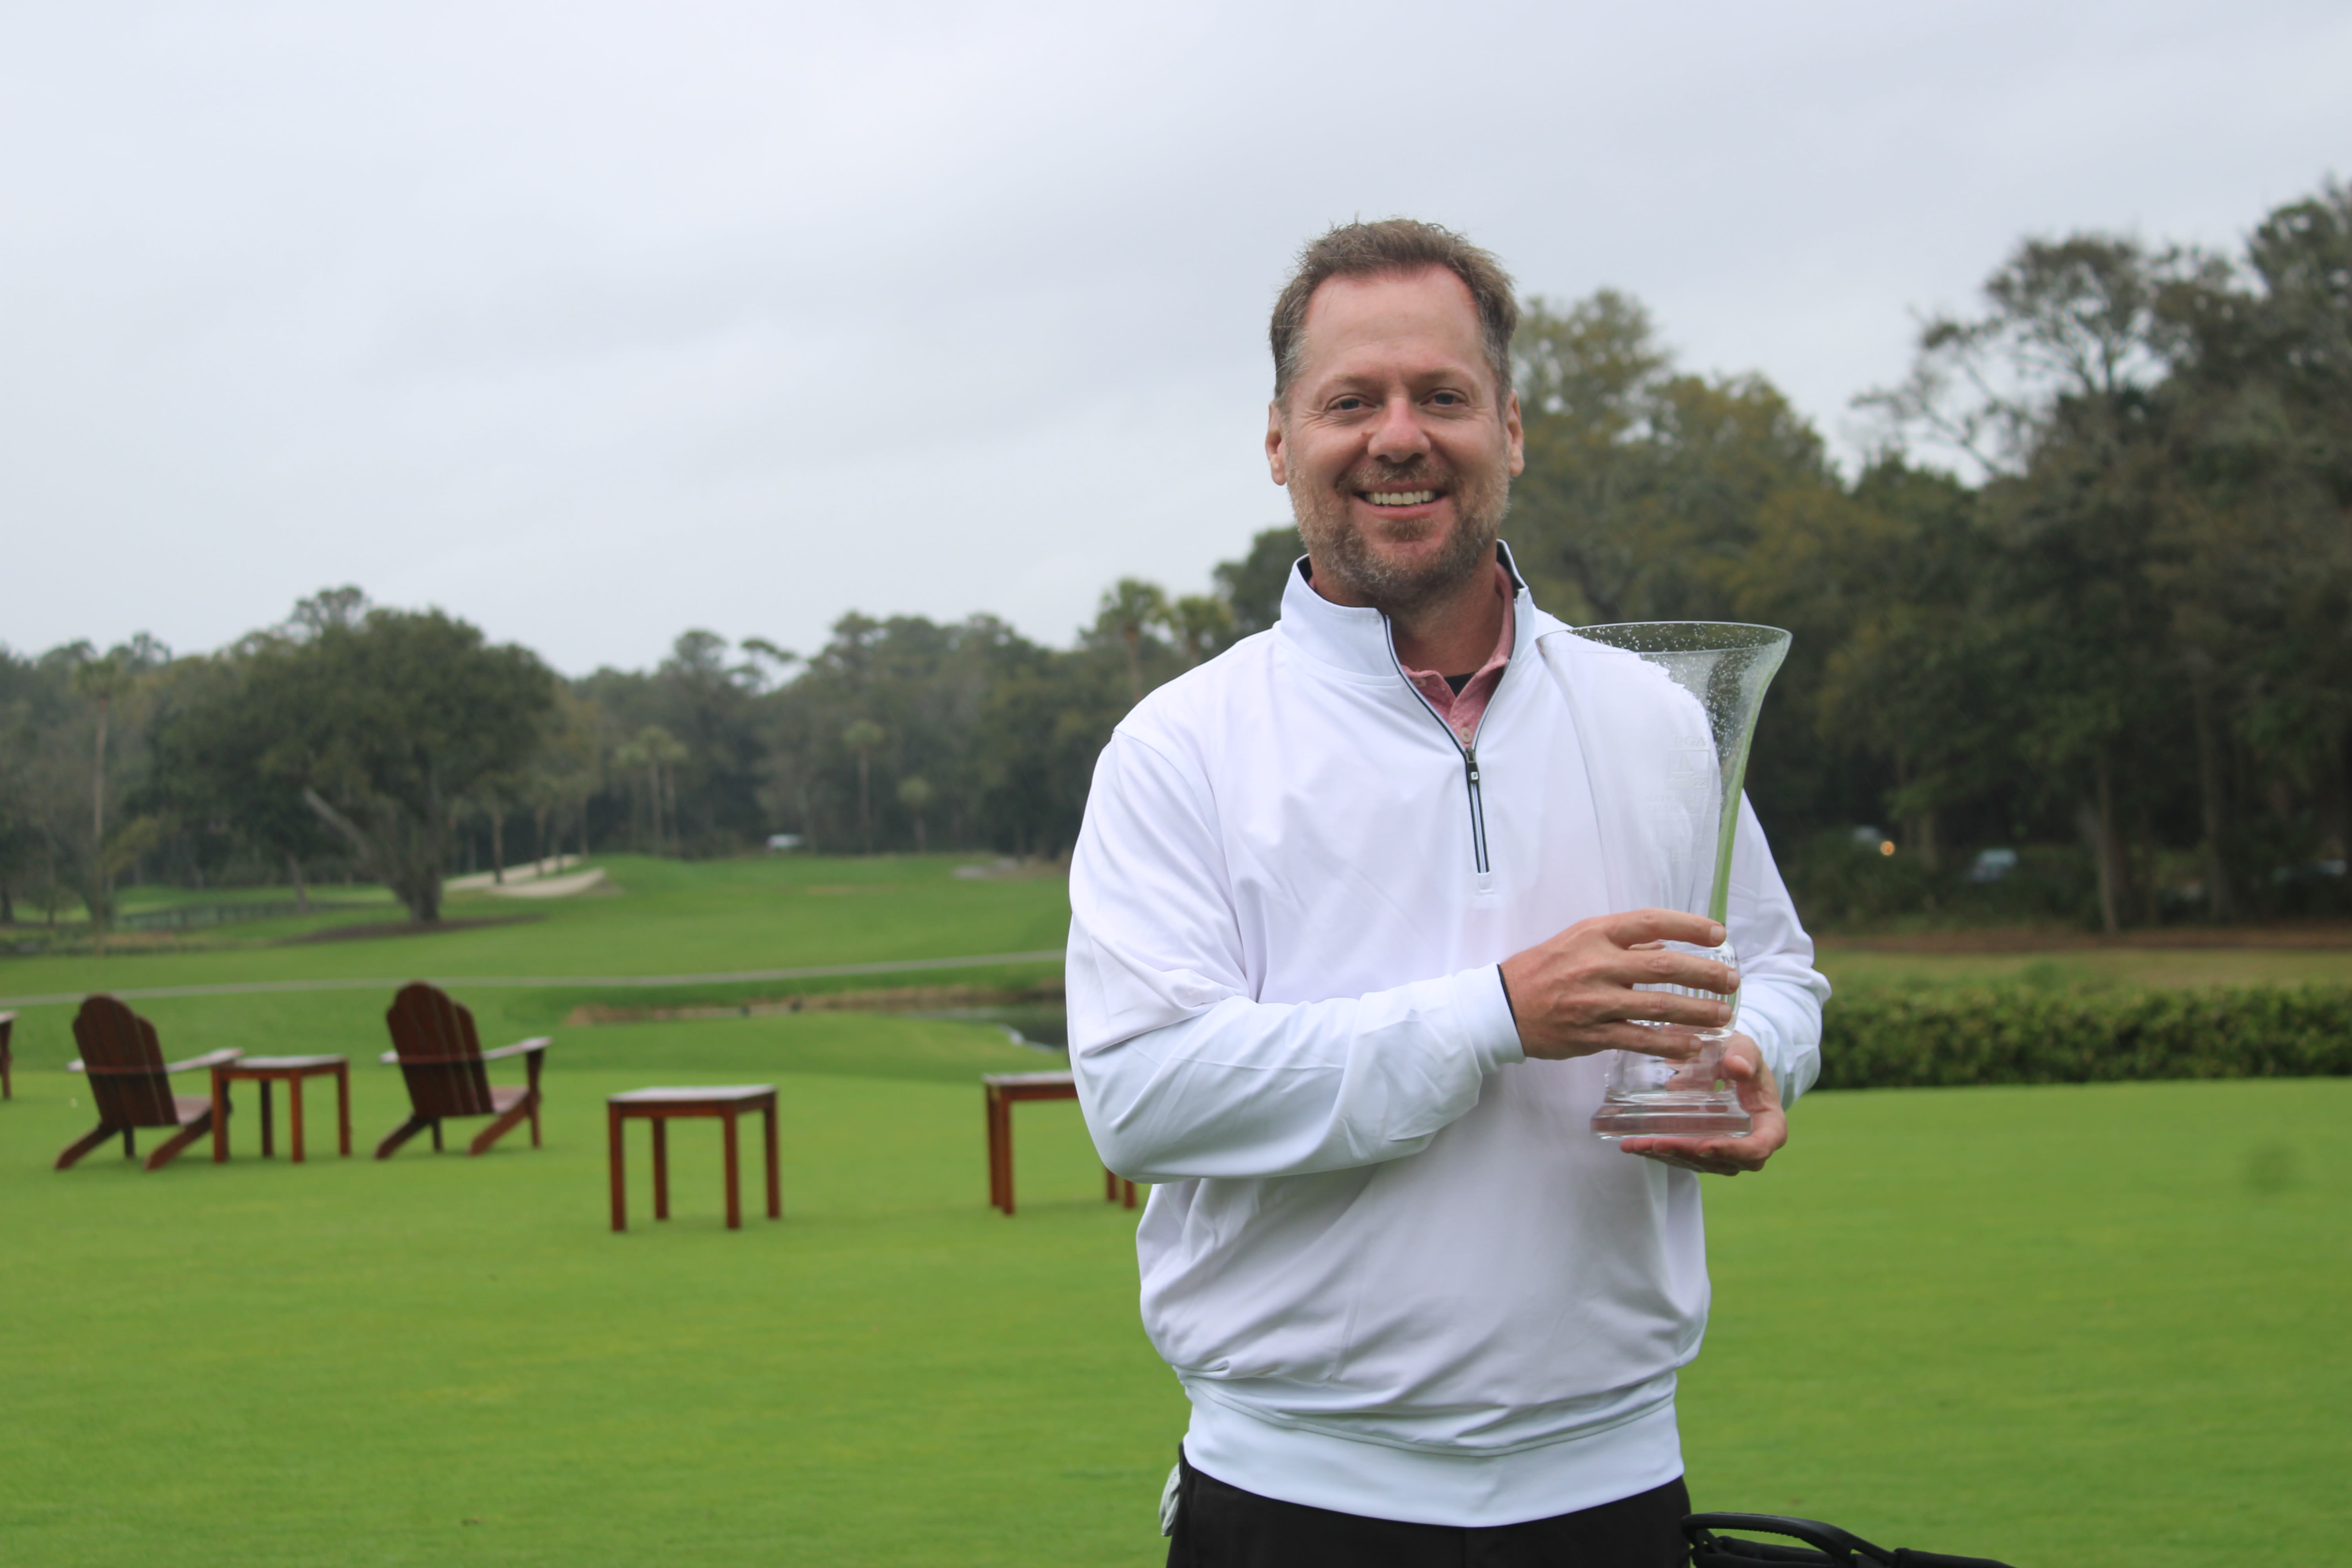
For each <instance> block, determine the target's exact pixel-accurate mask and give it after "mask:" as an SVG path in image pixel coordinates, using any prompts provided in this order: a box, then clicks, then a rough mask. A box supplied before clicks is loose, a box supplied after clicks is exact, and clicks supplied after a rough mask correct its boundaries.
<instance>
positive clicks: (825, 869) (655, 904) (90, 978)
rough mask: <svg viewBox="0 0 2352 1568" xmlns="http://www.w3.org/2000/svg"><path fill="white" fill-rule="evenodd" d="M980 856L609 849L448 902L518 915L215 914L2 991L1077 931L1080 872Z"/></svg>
mask: <svg viewBox="0 0 2352 1568" xmlns="http://www.w3.org/2000/svg"><path fill="white" fill-rule="evenodd" d="M970 859H971V857H969V856H961V857H960V856H946V855H934V856H928V857H917V856H907V857H896V856H877V857H876V858H871V859H858V858H838V859H833V858H824V859H820V858H792V857H782V856H780V857H777V858H772V859H741V860H712V861H698V862H692V863H681V862H678V861H674V860H657V859H654V858H648V857H635V856H611V857H599V858H597V859H596V860H595V861H594V862H593V864H595V865H598V866H602V867H604V868H605V869H606V871H607V872H608V874H609V875H610V876H611V877H612V878H613V879H614V882H615V883H616V884H617V885H618V886H619V887H620V888H621V889H623V891H622V893H621V895H620V896H617V897H602V896H585V897H579V898H570V899H546V900H530V899H506V898H499V897H496V896H493V895H490V894H487V893H461V894H455V895H452V896H451V897H450V898H449V899H448V900H447V901H446V903H445V904H444V906H443V913H444V915H445V916H446V918H447V919H448V920H450V921H465V920H478V919H502V918H503V919H514V920H515V922H516V923H512V924H502V925H496V926H476V927H472V928H468V929H459V930H451V931H437V932H424V933H409V932H402V933H401V934H398V935H385V936H381V937H373V938H369V937H361V938H352V939H348V940H338V941H332V942H294V941H290V940H289V939H292V938H296V937H301V936H308V935H311V934H314V933H316V932H318V931H322V930H329V929H331V928H334V927H337V926H349V925H353V924H380V923H382V922H383V921H384V920H385V918H386V916H387V914H389V913H394V912H396V911H390V910H359V911H342V912H340V913H336V914H331V915H314V916H311V917H310V918H309V919H308V920H302V919H299V918H294V917H289V918H286V919H282V920H268V921H251V922H247V923H240V924H236V925H231V926H223V927H217V928H212V929H209V930H206V931H202V932H199V933H195V934H194V937H193V938H192V939H191V940H188V941H185V942H155V943H152V944H151V945H148V946H145V947H139V946H127V947H126V948H125V949H124V951H121V952H114V953H111V954H110V955H109V956H108V957H106V958H103V959H100V958H97V957H95V956H93V955H92V954H89V953H88V952H82V953H74V954H58V955H55V956H48V955H42V956H30V957H26V956H9V957H0V995H5V996H27V995H39V994H53V993H58V992H67V991H76V990H96V989H109V988H119V989H143V988H147V987H151V986H168V985H187V984H218V983H225V982H238V981H257V980H310V979H338V978H344V977H376V978H400V977H405V976H413V975H417V974H429V975H435V976H463V975H551V976H562V975H614V974H631V975H644V974H708V973H733V972H739V971H743V970H764V969H796V968H804V967H814V966H819V965H825V964H836V963H866V962H874V961H881V960H893V959H922V958H953V957H961V956H965V955H971V954H984V953H995V952H1039V951H1043V950H1045V949H1048V948H1058V947H1060V946H1061V945H1062V942H1063V941H1064V939H1065V938H1066V936H1067V934H1068V931H1069V921H1070V916H1069V900H1068V894H1067V890H1066V886H1065V884H1064V883H1062V882H1061V881H1059V880H1058V879H1052V878H1037V879H1004V880H995V879H989V880H966V879H961V878H957V877H955V876H953V875H952V874H951V873H952V871H953V868H955V867H956V866H957V865H959V864H962V863H965V862H968V861H969V860H970ZM326 896H327V893H326V891H325V890H324V889H321V890H320V897H321V898H322V899H323V898H325V897H326ZM517 917H520V918H517ZM1031 967H1032V970H1033V971H1034V967H1035V966H1031ZM1051 967H1052V966H1047V969H1046V971H1045V972H1047V973H1050V972H1051ZM1025 973H1030V972H1028V971H1024V974H1025ZM948 978H950V979H958V980H962V979H969V978H973V977H971V976H967V975H951V976H949V977H948ZM841 984H850V983H849V982H843V983H841ZM859 984H875V982H872V981H866V982H861V983H859ZM803 988H808V987H806V986H803ZM760 989H761V987H757V986H755V987H751V990H753V991H757V990H760ZM766 989H768V990H773V989H774V987H773V986H772V985H770V986H768V987H766ZM698 994H699V993H698ZM604 999H605V1000H608V1001H609V1000H612V999H613V998H612V997H611V996H609V995H607V996H606V997H605V998H604Z"/></svg>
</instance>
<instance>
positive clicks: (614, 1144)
mask: <svg viewBox="0 0 2352 1568" xmlns="http://www.w3.org/2000/svg"><path fill="white" fill-rule="evenodd" d="M604 1138H605V1143H606V1145H607V1149H608V1152H609V1156H610V1158H611V1161H612V1165H613V1228H614V1230H626V1229H628V1228H629V1205H628V1189H627V1188H626V1187H625V1186H624V1185H623V1184H622V1181H621V1108H620V1107H619V1106H617V1105H608V1106H606V1107H605V1108H604Z"/></svg>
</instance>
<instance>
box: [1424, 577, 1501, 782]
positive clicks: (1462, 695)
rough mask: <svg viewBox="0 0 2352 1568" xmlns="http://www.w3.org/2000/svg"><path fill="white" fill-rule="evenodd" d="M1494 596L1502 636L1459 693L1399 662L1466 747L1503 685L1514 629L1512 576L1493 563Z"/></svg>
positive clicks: (1435, 675)
mask: <svg viewBox="0 0 2352 1568" xmlns="http://www.w3.org/2000/svg"><path fill="white" fill-rule="evenodd" d="M1495 593H1496V596H1498V597H1499V598H1501V600H1502V601H1503V635H1502V636H1501V637H1499V638H1498V639H1497V640H1496V643H1495V651H1494V652H1493V653H1490V654H1488V655H1487V656H1486V663H1484V664H1482V665H1480V666H1479V667H1478V672H1477V673H1476V674H1475V675H1473V676H1472V677H1471V678H1470V679H1468V680H1467V681H1465V682H1464V683H1463V687H1462V689H1461V691H1460V692H1458V693H1457V692H1455V690H1454V688H1452V687H1451V686H1448V685H1447V684H1445V677H1444V676H1443V675H1440V674H1439V673H1437V672H1436V671H1435V670H1433V669H1414V668H1411V667H1410V666H1407V665H1405V664H1404V663H1403V661H1402V660H1399V661H1398V667H1399V668H1402V669H1403V670H1404V678H1405V679H1407V680H1410V681H1411V682H1412V687H1413V689H1414V690H1416V691H1418V692H1420V693H1421V694H1422V695H1423V697H1426V698H1427V699H1429V705H1430V706H1431V707H1432V708H1434V709H1435V710H1437V716H1438V717H1439V718H1440V719H1443V720H1444V721H1445V725H1446V728H1448V729H1450V730H1452V731H1454V736H1455V737H1456V738H1457V739H1458V740H1460V741H1461V742H1462V743H1463V745H1465V746H1467V745H1469V744H1470V741H1471V737H1473V736H1475V734H1477V733H1478V721H1479V720H1481V719H1484V718H1485V717H1486V704H1487V703H1488V702H1490V701H1492V700H1494V697H1495V688H1496V687H1497V686H1499V685H1501V684H1502V680H1503V667H1504V666H1505V665H1507V664H1508V663H1510V662H1511V640H1512V637H1513V635H1514V633H1515V631H1516V629H1517V628H1516V627H1515V626H1514V625H1513V622H1514V621H1515V620H1516V618H1517V616H1516V614H1515V612H1514V611H1513V609H1512V602H1513V600H1514V599H1515V598H1516V597H1517V594H1516V593H1515V592H1514V590H1513V589H1512V587H1511V574H1509V573H1508V572H1506V571H1505V570H1503V563H1501V562H1499V561H1497V562H1496V563H1495Z"/></svg>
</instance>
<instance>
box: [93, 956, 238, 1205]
mask: <svg viewBox="0 0 2352 1568" xmlns="http://www.w3.org/2000/svg"><path fill="white" fill-rule="evenodd" d="M73 1032H74V1042H75V1043H76V1044H77V1045H79V1046H80V1047H81V1058H80V1059H79V1060H78V1061H72V1062H68V1063H67V1064H66V1070H67V1071H68V1072H81V1073H86V1074H88V1075H89V1097H90V1098H91V1099H92V1100H96V1101H98V1130H97V1131H94V1132H92V1133H90V1134H89V1136H87V1137H85V1138H82V1139H80V1140H79V1141H77V1142H73V1143H70V1144H68V1145H67V1147H66V1152H64V1153H62V1154H60V1155H58V1170H60V1171H62V1170H64V1169H65V1168H66V1167H67V1166H68V1165H70V1164H72V1163H74V1162H75V1161H76V1160H79V1159H80V1158H81V1157H82V1156H83V1155H84V1154H87V1153H89V1152H90V1151H91V1150H92V1149H95V1148H97V1147H98V1146H99V1145H100V1143H103V1142H106V1141H107V1140H108V1139H109V1138H111V1137H113V1136H114V1135H115V1134H116V1133H118V1132H120V1133H121V1134H122V1152H123V1154H124V1155H125V1156H126V1157H129V1156H131V1155H135V1154H137V1153H138V1152H139V1150H138V1146H137V1145H136V1144H135V1143H134V1142H132V1141H131V1129H133V1128H137V1127H174V1128H177V1129H179V1131H176V1132H174V1133H173V1135H172V1136H171V1137H169V1138H167V1139H165V1140H164V1141H163V1143H162V1144H161V1145H159V1146H158V1147H157V1148H156V1150H155V1152H153V1153H152V1154H150V1155H148V1156H147V1169H149V1170H151V1171H160V1170H162V1169H163V1167H164V1166H166V1165H168V1164H170V1163H172V1160H173V1156H174V1155H176V1154H178V1153H179V1152H180V1151H181V1150H183V1149H184V1148H186V1147H187V1146H188V1145H189V1144H191V1143H193V1142H195V1141H196V1140H197V1139H199V1138H201V1137H203V1136H204V1135H205V1133H207V1132H209V1131H212V1130H213V1101H212V1096H211V1095H209V1094H205V1095H203V1096H197V1095H193V1094H173V1092H172V1080H171V1078H170V1076H169V1075H170V1074H173V1073H175V1072H192V1071H194V1069H196V1068H209V1067H213V1066H215V1065H217V1064H218V1063H221V1062H233V1061H235V1060H236V1058H239V1057H241V1056H243V1055H244V1054H245V1053H244V1052H243V1051H238V1050H223V1051H207V1052H206V1053H205V1054H204V1055H203V1056H200V1057H190V1058H188V1059H187V1060H186V1061H184V1062H166V1061H165V1060H164V1059H163V1047H162V1046H160V1045H159V1044H157V1043H156V1039H155V1026H154V1025H152V1024H151V1023H149V1022H148V1021H147V1020H146V1019H144V1018H142V1017H141V1016H139V1015H138V1014H136V1013H134V1012H132V1011H131V1009H130V1008H128V1007H126V1006H124V1005H122V1004H121V1002H118V1001H116V1000H115V999H114V998H113V997H111V996H104V995H100V996H91V997H87V998H85V999H84V1000H83V1002H82V1005H81V1011H80V1012H79V1013H78V1014H76V1015H75V1016H74V1026H73Z"/></svg>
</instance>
